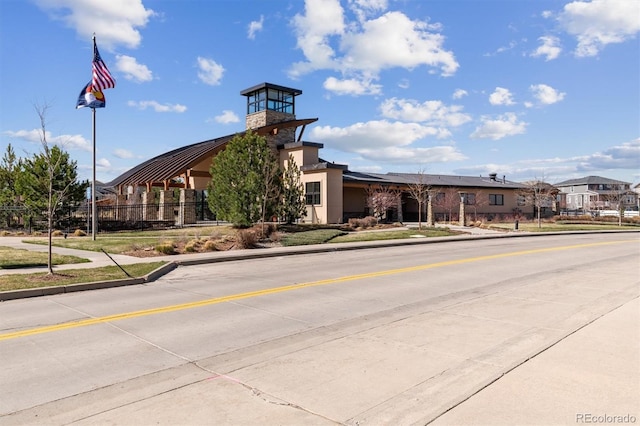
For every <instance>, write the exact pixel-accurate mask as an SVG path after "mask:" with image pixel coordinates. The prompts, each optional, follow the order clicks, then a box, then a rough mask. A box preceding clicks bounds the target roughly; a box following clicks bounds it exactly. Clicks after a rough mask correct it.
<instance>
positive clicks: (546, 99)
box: [529, 84, 566, 105]
mask: <svg viewBox="0 0 640 426" xmlns="http://www.w3.org/2000/svg"><path fill="white" fill-rule="evenodd" d="M529 90H531V92H532V93H533V97H534V98H536V100H537V101H538V102H539V103H540V104H543V105H551V104H555V103H557V102H560V101H561V100H563V99H564V97H565V95H566V93H563V92H558V91H557V90H556V89H554V88H553V87H551V86H547V85H546V84H533V85H531V86H530V87H529Z"/></svg>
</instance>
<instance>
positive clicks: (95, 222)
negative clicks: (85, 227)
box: [91, 108, 98, 241]
mask: <svg viewBox="0 0 640 426" xmlns="http://www.w3.org/2000/svg"><path fill="white" fill-rule="evenodd" d="M91 112H92V114H91V115H92V118H93V119H92V128H93V180H92V181H91V239H92V240H93V241H95V240H96V229H97V228H98V226H97V225H98V217H97V216H98V214H97V213H98V209H97V207H96V109H95V108H91Z"/></svg>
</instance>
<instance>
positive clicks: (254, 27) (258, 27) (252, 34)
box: [247, 15, 264, 40]
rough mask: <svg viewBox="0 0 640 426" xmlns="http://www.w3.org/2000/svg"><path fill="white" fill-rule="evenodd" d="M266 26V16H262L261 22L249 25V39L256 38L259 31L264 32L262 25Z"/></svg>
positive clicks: (253, 22) (252, 22)
mask: <svg viewBox="0 0 640 426" xmlns="http://www.w3.org/2000/svg"><path fill="white" fill-rule="evenodd" d="M263 24H264V16H262V15H260V20H259V21H251V22H250V23H249V29H248V33H247V37H248V38H249V39H251V40H253V39H255V38H256V33H257V32H258V31H262V25H263Z"/></svg>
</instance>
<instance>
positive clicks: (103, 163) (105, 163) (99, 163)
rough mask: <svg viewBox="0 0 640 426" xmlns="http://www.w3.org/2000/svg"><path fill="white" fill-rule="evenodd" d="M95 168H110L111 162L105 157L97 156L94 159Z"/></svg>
mask: <svg viewBox="0 0 640 426" xmlns="http://www.w3.org/2000/svg"><path fill="white" fill-rule="evenodd" d="M96 169H97V170H110V169H111V162H110V161H109V160H107V159H106V158H98V159H97V160H96Z"/></svg>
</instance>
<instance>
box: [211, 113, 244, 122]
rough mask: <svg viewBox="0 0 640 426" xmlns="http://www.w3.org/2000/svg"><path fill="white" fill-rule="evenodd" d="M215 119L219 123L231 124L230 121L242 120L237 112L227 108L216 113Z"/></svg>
mask: <svg viewBox="0 0 640 426" xmlns="http://www.w3.org/2000/svg"><path fill="white" fill-rule="evenodd" d="M214 120H215V121H216V122H218V123H222V124H229V123H238V122H239V121H240V118H239V117H238V116H237V115H236V113H235V112H233V111H231V110H228V109H226V110H224V111H222V114H220V115H216V116H215V117H214Z"/></svg>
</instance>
